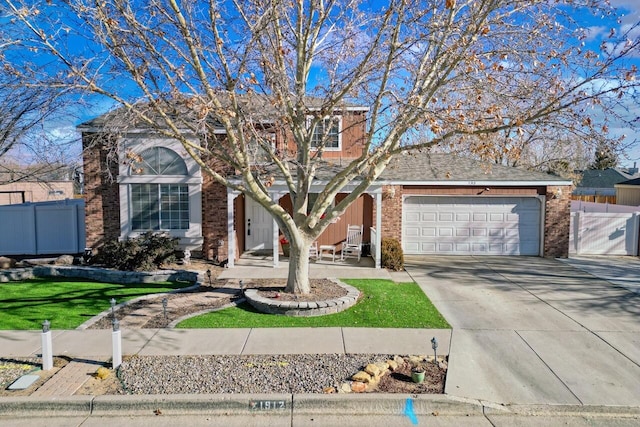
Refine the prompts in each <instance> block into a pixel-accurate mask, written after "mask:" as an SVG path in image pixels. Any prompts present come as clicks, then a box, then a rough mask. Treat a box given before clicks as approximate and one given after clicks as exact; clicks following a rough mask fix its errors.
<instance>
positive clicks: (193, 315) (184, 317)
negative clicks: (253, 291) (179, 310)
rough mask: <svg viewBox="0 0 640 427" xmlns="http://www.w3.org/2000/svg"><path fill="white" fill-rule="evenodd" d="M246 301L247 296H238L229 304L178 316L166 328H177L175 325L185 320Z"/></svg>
mask: <svg viewBox="0 0 640 427" xmlns="http://www.w3.org/2000/svg"><path fill="white" fill-rule="evenodd" d="M246 301H247V299H246V298H238V299H237V300H236V301H233V302H230V303H229V304H225V305H223V306H221V307H217V308H210V309H206V310H200V311H196V312H195V313H189V314H186V315H184V316H182V317H178V318H177V319H176V320H174V321H173V322H171V323H169V324H168V325H167V326H166V329H175V327H176V326H177V325H178V323H180V322H182V321H183V320H187V319H191V318H192V317H196V316H201V315H203V314H208V313H213V312H214V311H220V310H224V309H226V308H231V307H237V306H238V305H240V304H242V303H243V302H246Z"/></svg>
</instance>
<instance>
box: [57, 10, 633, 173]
mask: <svg viewBox="0 0 640 427" xmlns="http://www.w3.org/2000/svg"><path fill="white" fill-rule="evenodd" d="M610 2H611V4H612V5H613V6H615V7H617V8H619V9H621V10H623V11H624V15H623V16H622V18H621V20H620V22H616V21H615V20H612V19H611V18H610V17H600V16H592V15H591V14H589V13H585V14H584V15H583V16H575V18H576V20H577V21H578V22H580V23H581V24H582V25H583V26H584V27H585V28H588V29H589V39H588V40H587V44H589V45H591V47H592V49H593V50H595V51H597V50H598V49H599V46H600V43H601V42H602V41H603V40H606V38H607V37H608V35H609V33H610V31H611V30H612V29H614V30H615V31H616V32H617V33H621V32H624V31H625V30H626V29H628V28H629V27H630V26H631V25H633V24H634V23H636V22H639V21H640V0H610ZM632 36H635V37H638V36H640V30H638V34H632ZM634 61H635V62H636V63H637V65H638V68H640V52H638V54H637V56H636V57H635V58H634ZM92 101H94V102H93V103H92V105H90V106H86V107H74V108H75V110H74V111H72V112H70V114H69V115H68V116H67V117H65V118H64V119H59V121H56V122H54V123H48V124H47V129H48V132H49V133H50V135H51V136H52V137H54V138H59V139H60V140H67V141H68V139H69V138H70V136H73V135H74V133H75V126H76V125H77V124H79V123H81V122H83V121H86V120H88V119H90V118H93V117H96V116H98V115H100V114H103V113H105V112H106V111H108V110H109V109H111V108H112V107H113V105H114V104H113V102H112V101H110V100H108V99H103V100H96V99H94V100H92ZM620 112H621V113H623V111H620ZM624 113H625V114H627V115H628V116H629V117H631V118H635V117H638V116H640V111H638V110H637V109H632V110H630V111H626V112H624ZM593 118H594V120H595V121H596V124H597V122H598V121H599V120H602V119H603V117H601V116H600V117H598V114H597V112H596V114H594V116H593ZM639 125H640V123H639ZM609 129H610V133H611V134H612V135H615V136H621V135H626V139H625V142H626V143H630V142H632V141H634V140H638V141H640V132H636V131H634V130H633V129H630V128H627V127H624V126H623V125H621V124H619V125H616V124H615V123H614V124H613V125H611V126H609ZM74 151H75V152H76V153H77V154H78V155H79V153H80V144H79V143H78V144H77V149H74ZM626 154H627V156H626V158H621V159H620V160H621V162H620V163H621V165H623V166H631V165H633V163H634V162H638V164H640V142H638V143H635V144H634V145H633V146H632V147H630V148H629V150H628V151H627V153H626Z"/></svg>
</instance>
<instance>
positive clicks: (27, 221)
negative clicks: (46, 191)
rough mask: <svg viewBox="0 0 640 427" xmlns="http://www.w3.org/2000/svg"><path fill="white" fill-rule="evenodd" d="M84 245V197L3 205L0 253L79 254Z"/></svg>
mask: <svg viewBox="0 0 640 427" xmlns="http://www.w3.org/2000/svg"><path fill="white" fill-rule="evenodd" d="M84 246H85V230H84V200H79V199H74V200H69V199H67V200H63V201H56V202H41V203H24V204H20V205H9V206H0V255H47V254H77V253H81V252H82V251H83V250H84Z"/></svg>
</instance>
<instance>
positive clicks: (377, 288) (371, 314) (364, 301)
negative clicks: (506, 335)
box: [178, 279, 450, 329]
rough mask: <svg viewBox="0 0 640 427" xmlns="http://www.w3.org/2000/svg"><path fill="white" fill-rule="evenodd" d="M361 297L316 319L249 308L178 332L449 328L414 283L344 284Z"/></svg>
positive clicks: (202, 319) (187, 323)
mask: <svg viewBox="0 0 640 427" xmlns="http://www.w3.org/2000/svg"><path fill="white" fill-rule="evenodd" d="M344 282H345V283H348V284H350V285H352V286H355V287H356V288H358V289H359V290H360V291H361V292H362V293H363V295H364V296H363V298H361V300H360V301H359V302H358V303H357V304H356V305H355V306H353V307H351V308H350V309H348V310H345V311H343V312H340V313H336V314H331V315H327V316H318V317H288V316H281V315H280V316H279V315H273V314H263V313H259V312H257V311H256V310H255V309H254V308H253V307H251V306H250V305H249V304H246V303H245V304H242V305H240V306H238V307H233V308H227V309H225V310H220V311H216V312H212V313H209V314H204V315H201V316H197V317H192V318H190V319H187V320H184V321H183V322H180V324H179V325H178V328H277V327H367V328H434V329H440V328H449V327H450V326H449V324H448V323H447V321H446V320H445V319H444V318H443V317H442V315H441V314H440V313H439V312H438V310H436V308H435V307H434V306H433V304H431V301H429V299H428V298H427V297H426V296H425V294H424V292H422V290H421V289H420V288H419V287H418V285H416V284H415V283H401V284H396V283H394V282H392V281H390V280H364V279H363V280H344Z"/></svg>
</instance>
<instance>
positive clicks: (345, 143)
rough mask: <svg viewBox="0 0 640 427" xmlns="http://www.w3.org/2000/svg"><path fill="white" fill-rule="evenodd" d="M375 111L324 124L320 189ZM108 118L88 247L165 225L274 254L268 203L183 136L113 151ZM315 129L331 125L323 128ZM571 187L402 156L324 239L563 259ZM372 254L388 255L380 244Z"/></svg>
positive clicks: (228, 248) (507, 171)
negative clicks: (214, 171) (205, 166)
mask: <svg viewBox="0 0 640 427" xmlns="http://www.w3.org/2000/svg"><path fill="white" fill-rule="evenodd" d="M367 111H368V109H367V108H366V107H358V106H352V107H348V108H345V109H344V110H342V111H341V112H340V113H339V114H338V115H337V120H336V118H334V120H332V121H331V122H327V126H332V128H331V129H330V132H329V135H330V140H329V142H328V143H327V144H326V146H325V149H324V153H323V158H324V159H326V160H327V164H326V167H325V168H324V169H321V170H319V172H318V174H317V177H316V180H315V181H314V185H313V186H312V190H311V191H312V193H313V192H314V189H315V190H317V192H319V191H320V190H321V189H322V188H323V185H324V183H325V182H326V181H327V180H328V177H330V176H331V175H332V174H335V173H336V172H337V171H338V170H339V169H340V165H341V163H342V162H346V161H348V160H349V159H352V158H354V157H358V156H359V155H360V154H361V153H362V150H363V142H364V138H365V135H366V125H367V122H366V114H367ZM107 116H109V115H105V116H101V117H98V118H96V119H94V120H91V121H89V122H86V123H84V124H82V125H80V126H79V130H81V132H82V134H83V147H84V174H85V199H86V226H87V246H88V247H93V248H97V247H99V246H100V245H101V244H103V243H104V242H105V241H106V240H109V239H118V238H120V239H123V238H127V237H130V236H134V235H137V234H139V233H141V232H144V231H147V230H163V231H166V232H168V233H170V234H171V235H173V236H176V237H179V238H180V244H181V246H182V247H184V248H189V249H190V250H191V251H192V252H201V253H202V254H203V256H204V257H206V258H208V259H217V260H228V262H229V266H233V263H234V260H236V259H237V258H238V257H239V256H240V255H241V254H242V253H244V252H247V251H267V252H269V253H272V254H273V257H274V263H275V264H277V260H278V234H279V233H278V230H277V228H276V227H277V226H276V225H275V221H273V219H272V218H271V217H270V216H269V214H268V213H267V212H266V211H265V210H264V209H263V208H262V207H261V206H260V205H258V204H257V203H255V202H254V201H253V200H252V199H250V198H249V197H246V196H245V195H243V194H240V193H238V192H235V191H233V190H230V189H228V188H226V187H224V186H223V185H221V184H218V183H217V182H214V181H213V179H212V178H211V177H210V176H208V175H207V174H204V173H202V171H201V170H200V167H199V166H198V165H197V163H196V162H195V161H194V160H193V159H192V158H191V157H190V156H189V155H188V154H187V152H186V151H185V150H184V148H183V147H182V146H181V144H180V143H179V142H177V141H175V140H172V139H168V138H166V137H161V136H159V135H158V134H157V133H154V132H152V131H150V130H148V129H147V130H145V129H139V128H136V129H133V130H129V131H126V132H124V133H122V134H121V135H119V136H118V138H120V141H119V142H120V143H119V144H117V147H118V148H117V149H114V148H113V147H114V145H113V144H112V142H113V136H111V135H110V134H109V133H108V132H105V121H106V120H107ZM316 130H317V131H318V132H319V134H322V133H323V132H324V129H322V126H318V127H317V129H316ZM221 132H222V131H221ZM274 139H275V141H274V143H275V144H276V145H282V146H284V147H287V146H291V145H292V144H291V141H288V140H287V137H286V134H284V133H279V132H274ZM132 159H135V161H131V160H132ZM213 162H214V166H215V160H213ZM218 170H223V169H222V167H220V168H219V169H218ZM234 173H235V171H228V174H229V175H233V174H234ZM229 175H228V176H229ZM231 179H234V178H233V176H232V177H231ZM237 179H240V178H239V177H238V178H237ZM270 191H271V195H272V198H273V199H274V200H278V201H279V203H280V204H281V205H282V206H284V207H287V206H290V205H291V201H290V199H289V195H288V192H287V189H286V187H285V186H284V183H282V182H279V181H278V179H275V180H274V182H273V183H272V185H271V186H270ZM344 191H345V192H348V191H350V189H349V187H346V188H345V189H344ZM570 193H571V182H568V181H566V180H563V179H560V178H558V177H556V176H553V175H548V174H543V173H539V172H530V171H526V170H522V169H518V168H511V167H504V166H500V165H492V164H487V163H483V162H480V161H476V160H472V159H467V158H459V157H455V156H453V155H449V154H437V153H413V154H411V155H399V156H397V157H396V158H394V159H393V161H392V163H391V164H390V165H389V166H388V168H387V170H386V171H385V172H384V173H383V175H382V176H381V177H380V179H379V180H378V181H377V182H376V183H375V184H374V185H372V186H370V188H369V189H368V191H367V193H365V194H363V195H362V196H360V197H359V198H358V200H357V201H356V202H355V203H353V204H352V205H351V206H350V207H349V208H348V209H347V211H346V212H345V213H344V214H343V215H342V216H341V217H340V219H339V220H338V221H336V222H335V223H333V224H331V225H330V226H329V228H328V229H327V230H326V231H325V232H324V233H323V234H322V236H321V237H320V239H319V240H318V243H319V244H320V245H322V244H331V245H338V250H339V245H340V243H341V242H342V241H343V240H344V239H345V237H346V229H347V225H348V224H357V225H363V226H364V236H363V241H365V242H369V241H372V243H374V246H376V247H379V241H380V238H381V237H382V236H388V237H394V238H397V239H398V240H400V241H401V243H402V245H403V248H404V251H405V253H407V254H416V255H421V254H448V255H456V254H461V255H470V254H474V255H483V254H485V255H534V256H551V257H566V256H567V254H568V241H569V196H570ZM346 194H347V193H344V194H339V195H338V196H337V197H336V199H338V200H339V199H340V198H341V197H345V195H346ZM310 199H311V201H312V200H313V194H312V195H311V197H310ZM376 230H378V232H376ZM375 243H378V244H377V245H375ZM373 255H374V258H376V261H377V263H376V264H377V265H379V261H380V260H379V251H378V253H374V254H373Z"/></svg>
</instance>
